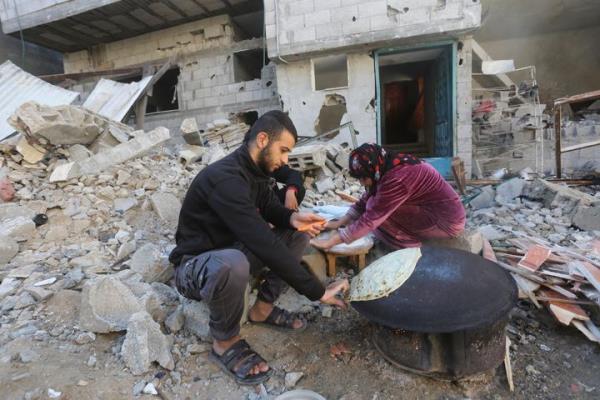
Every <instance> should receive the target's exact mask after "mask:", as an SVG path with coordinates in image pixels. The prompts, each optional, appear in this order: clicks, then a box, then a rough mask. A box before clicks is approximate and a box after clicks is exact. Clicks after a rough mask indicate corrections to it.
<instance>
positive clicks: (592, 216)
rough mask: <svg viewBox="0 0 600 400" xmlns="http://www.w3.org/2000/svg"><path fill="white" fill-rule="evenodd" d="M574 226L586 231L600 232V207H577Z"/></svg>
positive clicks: (573, 221)
mask: <svg viewBox="0 0 600 400" xmlns="http://www.w3.org/2000/svg"><path fill="white" fill-rule="evenodd" d="M572 224H573V225H575V226H576V227H578V228H579V229H583V230H584V231H600V207H587V206H579V207H577V208H576V209H575V212H574V215H573V220H572Z"/></svg>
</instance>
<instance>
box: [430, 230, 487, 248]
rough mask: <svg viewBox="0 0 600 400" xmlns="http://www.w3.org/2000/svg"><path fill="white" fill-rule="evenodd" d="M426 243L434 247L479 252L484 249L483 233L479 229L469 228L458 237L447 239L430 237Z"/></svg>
mask: <svg viewBox="0 0 600 400" xmlns="http://www.w3.org/2000/svg"><path fill="white" fill-rule="evenodd" d="M423 244H424V245H428V246H433V247H446V248H450V249H458V250H464V251H468V252H470V253H473V254H479V253H481V251H482V250H483V235H482V234H481V233H479V232H478V231H472V230H467V231H465V232H463V233H461V234H460V235H458V236H457V237H453V238H447V239H429V240H425V241H423Z"/></svg>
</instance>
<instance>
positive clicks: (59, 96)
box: [0, 61, 79, 140]
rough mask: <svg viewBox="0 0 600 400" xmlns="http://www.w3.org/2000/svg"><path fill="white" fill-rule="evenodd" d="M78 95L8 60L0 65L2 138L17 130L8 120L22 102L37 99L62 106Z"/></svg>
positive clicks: (0, 136) (44, 102)
mask: <svg viewBox="0 0 600 400" xmlns="http://www.w3.org/2000/svg"><path fill="white" fill-rule="evenodd" d="M77 96H79V93H77V92H72V91H70V90H66V89H63V88H60V87H58V86H54V85H51V84H49V83H48V82H44V81H43V80H41V79H39V78H36V77H35V76H33V75H31V74H29V73H27V72H25V71H23V70H22V69H21V68H19V67H17V66H16V65H15V64H13V63H11V62H10V61H6V62H5V63H4V64H2V65H0V140H2V139H4V138H6V137H8V136H10V135H11V134H12V133H14V132H15V129H14V128H13V127H12V126H10V125H9V124H8V122H7V120H8V118H9V117H10V116H11V115H12V114H13V113H14V112H15V110H16V109H17V108H19V106H20V105H21V104H23V103H26V102H28V101H35V102H37V103H39V104H44V105H47V106H51V107H52V106H61V105H67V104H71V103H72V102H73V101H74V100H75V99H76V98H77Z"/></svg>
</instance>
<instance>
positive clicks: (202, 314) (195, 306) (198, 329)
mask: <svg viewBox="0 0 600 400" xmlns="http://www.w3.org/2000/svg"><path fill="white" fill-rule="evenodd" d="M183 315H184V316H185V324H184V327H185V329H187V330H188V331H189V332H191V333H193V334H194V335H196V336H198V337H199V338H200V339H201V340H203V341H207V342H208V341H210V340H212V336H211V334H210V330H209V326H208V323H209V322H210V311H209V309H208V305H207V304H206V303H204V302H202V301H196V300H191V299H185V300H184V301H183Z"/></svg>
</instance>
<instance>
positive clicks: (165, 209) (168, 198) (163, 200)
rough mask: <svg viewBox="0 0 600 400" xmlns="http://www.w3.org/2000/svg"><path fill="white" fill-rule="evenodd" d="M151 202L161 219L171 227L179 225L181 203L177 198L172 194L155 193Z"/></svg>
mask: <svg viewBox="0 0 600 400" xmlns="http://www.w3.org/2000/svg"><path fill="white" fill-rule="evenodd" d="M150 202H151V203H152V208H153V209H154V211H155V212H156V213H157V214H158V216H159V217H160V219H162V220H163V221H165V222H166V223H168V224H170V225H173V226H176V225H177V221H178V220H179V211H180V210H181V202H180V201H179V199H178V198H177V197H175V196H174V195H173V194H171V193H155V194H153V195H152V196H151V197H150Z"/></svg>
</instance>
